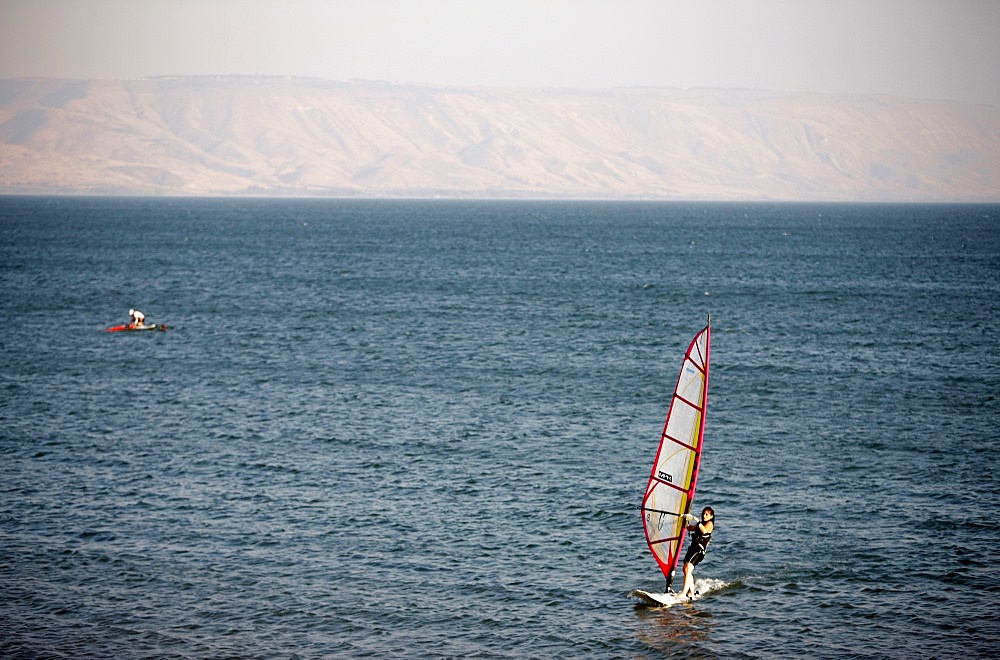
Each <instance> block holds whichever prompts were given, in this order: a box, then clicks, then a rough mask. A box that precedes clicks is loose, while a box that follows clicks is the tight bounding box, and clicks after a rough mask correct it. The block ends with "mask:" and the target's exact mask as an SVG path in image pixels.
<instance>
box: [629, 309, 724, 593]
mask: <svg viewBox="0 0 1000 660" xmlns="http://www.w3.org/2000/svg"><path fill="white" fill-rule="evenodd" d="M710 345H711V318H709V323H708V325H707V326H705V329H704V330H702V331H701V332H699V333H698V334H697V335H695V338H694V339H693V340H692V341H691V345H690V346H688V349H687V353H686V354H685V355H684V362H683V363H682V364H681V373H680V375H679V376H678V377H677V385H676V386H675V387H674V394H673V397H672V399H671V401H670V412H669V413H667V421H666V423H665V424H664V425H663V433H661V434H660V447H659V449H658V450H657V452H656V461H655V462H654V463H653V470H652V472H651V473H650V475H649V483H648V484H647V485H646V496H645V497H644V498H643V500H642V524H643V527H644V528H645V530H646V542H647V543H648V544H649V549H650V551H651V552H652V553H653V556H654V557H655V558H656V563H658V564H659V565H660V570H661V571H663V575H664V576H666V578H667V585H668V587H669V585H670V582H671V579H672V577H673V572H674V567H675V566H677V559H678V556H679V555H680V552H681V547H682V546H683V544H684V520H683V517H682V516H683V515H684V514H685V513H688V512H689V509H690V507H691V501H692V500H693V499H694V492H695V488H696V487H697V485H698V467H699V466H700V465H701V451H702V442H703V440H704V437H705V410H706V405H707V403H708V357H709V355H708V354H709V349H710Z"/></svg>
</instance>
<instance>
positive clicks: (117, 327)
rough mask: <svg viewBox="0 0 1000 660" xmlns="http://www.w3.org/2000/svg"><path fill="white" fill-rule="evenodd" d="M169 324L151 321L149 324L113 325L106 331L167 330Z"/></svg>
mask: <svg viewBox="0 0 1000 660" xmlns="http://www.w3.org/2000/svg"><path fill="white" fill-rule="evenodd" d="M166 329H167V326H165V325H163V324H162V323H150V324H149V325H113V326H111V327H110V328H108V329H107V330H105V332H139V331H142V330H160V331H163V330H166Z"/></svg>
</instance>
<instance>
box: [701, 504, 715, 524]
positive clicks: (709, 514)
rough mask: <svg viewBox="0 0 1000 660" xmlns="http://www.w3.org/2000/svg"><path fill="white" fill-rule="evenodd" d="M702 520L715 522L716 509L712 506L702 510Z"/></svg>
mask: <svg viewBox="0 0 1000 660" xmlns="http://www.w3.org/2000/svg"><path fill="white" fill-rule="evenodd" d="M701 519H702V520H704V521H708V520H715V509H713V508H712V507H710V506H706V507H705V508H704V509H702V510H701Z"/></svg>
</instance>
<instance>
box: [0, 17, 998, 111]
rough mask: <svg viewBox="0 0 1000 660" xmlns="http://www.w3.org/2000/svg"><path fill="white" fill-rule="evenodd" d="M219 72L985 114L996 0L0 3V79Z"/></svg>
mask: <svg viewBox="0 0 1000 660" xmlns="http://www.w3.org/2000/svg"><path fill="white" fill-rule="evenodd" d="M232 73H238V74H267V75H292V76H314V77H321V78H330V79H337V80H340V79H364V80H385V81H389V82H398V83H427V84H445V85H475V86H481V85H484V86H526V87H576V88H605V87H615V86H636V85H638V86H661V87H685V86H687V87H744V88H759V89H772V90H780V91H793V92H799V91H807V92H834V93H842V92H845V93H886V94H897V95H902V96H909V97H915V98H936V99H955V100H963V101H973V102H982V103H990V104H993V105H1000V1H998V0H690V1H689V0H0V78H14V77H24V76H52V77H70V78H139V77H143V76H159V75H191V74H232Z"/></svg>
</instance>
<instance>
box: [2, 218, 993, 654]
mask: <svg viewBox="0 0 1000 660" xmlns="http://www.w3.org/2000/svg"><path fill="white" fill-rule="evenodd" d="M0 277H2V279H0V283H2V290H0V311H2V318H3V326H4V327H3V334H2V339H0V388H2V390H0V391H2V398H0V459H2V460H0V594H2V598H0V655H4V656H28V657H81V656H98V657H152V656H157V657H161V656H186V657H197V658H201V657H224V656H242V657H254V656H268V657H296V656H297V657H320V656H345V657H357V656H364V655H372V656H387V655H394V656H438V657H440V656H470V655H472V656H485V657H491V656H508V657H525V656H536V657H555V656H563V655H569V656H584V657H587V656H590V657H660V656H676V657H715V656H718V657H778V656H781V657H794V656H804V655H809V656H813V657H816V656H830V657H842V656H850V655H855V656H867V655H870V654H875V655H881V656H887V657H914V656H918V657H929V656H935V655H936V656H949V655H953V654H954V653H956V652H957V650H958V649H961V653H963V654H965V655H971V656H984V657H985V656H991V655H996V654H998V653H1000V625H998V623H997V622H996V613H997V602H998V598H1000V569H998V568H997V565H998V563H997V562H998V558H1000V557H998V554H1000V552H998V548H1000V521H998V516H997V511H998V508H1000V483H998V477H997V476H996V473H997V468H998V461H997V442H998V440H1000V424H998V422H1000V416H998V404H997V400H996V396H997V392H998V391H1000V340H998V336H1000V335H998V323H1000V207H996V206H821V205H738V204H730V205H710V204H702V205H684V204H640V203H634V204H603V203H556V202H548V203H537V202H531V203H529V202H522V203H513V202H508V203H487V202H376V201H370V202H361V201H352V202H346V201H248V200H240V201H225V200H203V201H194V200H141V199H131V200H101V199H31V198H4V199H0ZM130 307H138V308H139V309H141V310H142V311H143V312H145V313H146V316H147V319H148V320H149V321H152V322H157V323H166V324H167V325H168V326H169V330H168V331H167V332H163V333H160V332H148V333H105V332H103V329H104V328H105V327H107V326H112V325H117V324H119V323H123V322H124V321H125V317H126V315H127V312H128V309H129V308H130ZM708 313H711V314H712V325H713V338H712V369H713V371H712V380H711V386H710V394H709V412H708V418H707V429H706V440H705V456H704V461H703V464H702V476H701V478H700V481H699V493H698V495H697V497H696V501H695V505H696V507H701V506H705V505H712V506H714V507H715V509H716V512H717V514H718V521H717V531H716V533H715V535H714V537H713V544H712V547H711V549H710V551H709V553H708V558H707V559H706V560H705V562H704V563H703V564H701V566H699V569H698V572H697V575H698V577H699V578H701V579H703V580H706V581H708V582H706V583H705V584H706V585H708V584H711V585H715V586H717V587H718V588H716V589H715V590H713V591H712V592H711V593H709V594H707V595H706V596H704V597H703V598H702V599H701V600H699V601H697V602H695V603H693V604H689V605H681V606H677V607H674V608H671V609H645V608H637V607H636V606H635V604H634V602H633V601H632V600H631V599H630V598H629V597H628V595H627V594H628V593H629V592H630V591H631V590H633V589H636V588H642V589H651V590H658V589H661V588H662V586H663V579H662V576H660V574H659V572H658V569H657V567H656V564H655V562H654V561H653V559H652V556H651V555H650V554H649V552H648V550H647V548H646V546H645V541H644V539H643V531H642V524H641V520H640V517H639V513H638V511H637V510H636V509H635V507H636V505H637V504H638V503H639V502H640V500H641V497H642V492H643V489H644V487H645V482H646V479H647V477H648V474H649V470H650V467H651V464H652V461H653V458H654V454H655V450H656V442H657V439H658V435H659V431H660V429H661V427H662V423H663V417H664V415H665V414H666V406H667V403H668V401H669V396H670V392H671V390H672V387H673V384H674V381H675V380H676V378H677V371H678V369H679V368H680V360H681V357H682V355H683V351H684V349H685V348H686V346H687V343H688V342H689V341H690V340H691V338H692V337H693V336H694V334H695V333H696V332H697V331H698V330H699V329H700V328H701V327H702V326H703V325H704V322H705V318H706V316H707V314H708Z"/></svg>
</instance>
